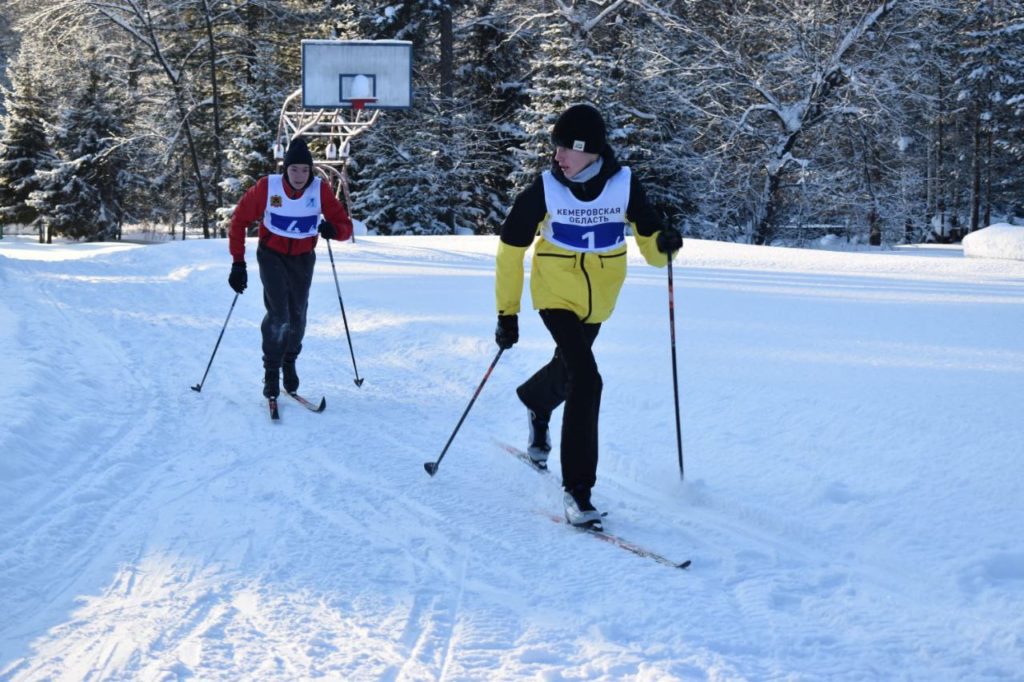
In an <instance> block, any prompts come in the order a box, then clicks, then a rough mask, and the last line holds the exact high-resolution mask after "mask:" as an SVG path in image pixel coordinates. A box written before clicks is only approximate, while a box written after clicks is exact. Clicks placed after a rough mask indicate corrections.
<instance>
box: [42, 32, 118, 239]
mask: <svg viewBox="0 0 1024 682" xmlns="http://www.w3.org/2000/svg"><path fill="white" fill-rule="evenodd" d="M79 53H80V54H81V55H82V57H81V58H80V59H78V60H72V64H73V66H72V67H71V68H69V69H68V71H70V72H73V73H76V74H78V76H79V77H78V78H77V79H76V82H75V83H74V84H73V86H72V88H71V90H72V92H71V96H70V97H69V98H68V99H67V100H66V101H65V102H64V103H63V104H62V105H61V106H60V107H59V109H58V113H57V120H56V121H55V122H53V123H52V124H50V125H48V126H47V133H48V137H49V141H50V148H51V163H50V164H49V168H47V169H45V170H40V171H37V172H36V177H37V181H36V189H35V190H34V191H33V192H32V193H31V195H30V197H29V199H28V204H29V205H30V206H32V207H33V208H34V209H35V210H36V212H37V217H36V221H37V222H38V224H39V225H40V227H41V228H42V230H43V231H44V232H45V233H46V235H47V239H48V240H49V239H50V238H52V237H53V236H65V237H70V238H72V239H83V240H87V241H106V240H110V239H115V238H118V237H119V236H120V230H121V222H122V218H123V213H124V211H123V208H122V198H123V195H124V192H125V186H126V183H127V181H128V180H129V173H128V171H127V168H126V166H127V154H126V148H125V146H124V145H125V140H124V122H123V120H122V118H121V116H122V114H121V112H120V110H119V107H118V102H117V101H115V97H114V95H113V92H112V90H111V88H110V85H109V81H108V80H107V78H106V69H105V65H106V61H105V60H104V59H103V58H102V57H100V56H98V55H97V53H96V49H95V46H94V45H90V44H87V45H85V46H83V48H82V49H81V50H80V52H79ZM74 62H77V64H74Z"/></svg>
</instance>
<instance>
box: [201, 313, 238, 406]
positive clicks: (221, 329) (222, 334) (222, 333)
mask: <svg viewBox="0 0 1024 682" xmlns="http://www.w3.org/2000/svg"><path fill="white" fill-rule="evenodd" d="M237 302H238V294H237V293H236V294H235V297H234V298H233V299H232V300H231V307H230V308H228V317H227V319H226V320H224V326H223V327H221V328H220V336H218V337H217V343H215V344H214V346H213V353H212V354H211V355H210V361H209V362H208V363H206V371H205V372H203V379H202V381H200V382H199V383H198V384H196V385H195V386H193V387H192V390H193V391H195V392H196V393H201V392H202V390H203V384H205V383H206V375H207V374H209V373H210V365H212V364H213V358H214V356H216V355H217V349H218V348H220V340H221V339H223V338H224V330H225V329H227V328H228V320H230V319H231V312H232V311H233V310H234V309H235V303H237Z"/></svg>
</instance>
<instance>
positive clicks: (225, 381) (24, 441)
mask: <svg viewBox="0 0 1024 682" xmlns="http://www.w3.org/2000/svg"><path fill="white" fill-rule="evenodd" d="M495 246H496V244H495V241H494V238H493V237H461V236H460V237H404V238H402V237H366V238H360V239H359V241H358V242H357V243H356V244H342V245H336V246H335V247H334V256H335V260H336V262H337V268H338V273H339V277H340V283H341V291H342V295H343V297H344V305H345V310H346V313H347V316H348V321H349V325H350V328H351V332H352V341H353V344H354V348H355V353H356V360H357V363H358V368H359V373H360V376H362V377H364V378H365V383H364V384H363V385H362V387H356V385H355V383H354V381H353V378H354V373H353V367H352V362H351V359H350V356H349V349H348V345H347V343H346V338H345V330H344V327H343V325H342V319H341V314H340V311H339V305H338V297H337V294H336V292H335V288H334V281H333V279H332V275H331V268H330V262H329V260H328V258H327V253H326V249H325V247H324V245H323V244H321V247H320V248H321V252H320V263H319V264H318V266H317V274H316V278H315V281H314V290H313V294H312V297H311V304H310V305H311V307H310V326H309V331H308V335H307V339H306V344H305V350H304V352H303V355H302V357H301V359H300V366H299V369H300V374H301V376H302V380H303V384H302V391H303V392H304V393H306V394H307V395H308V396H310V397H319V396H320V395H321V394H322V395H325V396H326V398H327V404H328V407H327V411H326V412H324V413H323V414H319V415H318V414H313V413H310V412H307V411H305V410H303V409H302V408H301V407H300V406H298V405H297V404H295V403H293V402H290V401H289V402H285V403H282V419H281V421H280V423H271V422H270V421H269V420H268V418H267V416H266V414H265V413H264V406H263V401H262V398H261V395H260V379H261V369H260V351H259V322H260V318H261V316H262V303H261V297H260V289H259V285H258V281H257V280H256V278H255V276H254V275H253V276H252V277H251V280H253V285H251V286H250V289H249V290H248V291H247V292H246V293H245V294H244V295H242V296H241V297H239V299H238V303H237V305H236V307H235V309H234V312H233V314H232V317H231V319H230V323H229V324H228V327H227V331H226V332H225V333H224V337H223V341H222V342H221V345H220V349H219V351H218V353H217V356H216V358H215V360H214V363H213V366H212V368H211V370H210V373H209V376H208V378H207V380H206V384H205V386H204V388H203V391H202V393H196V392H195V391H191V390H189V387H190V386H192V385H193V384H196V383H198V382H199V380H200V379H201V377H202V375H203V371H204V369H205V368H206V364H207V361H208V360H209V357H210V353H211V351H212V350H213V346H214V343H215V341H216V339H217V336H218V333H219V332H220V330H221V327H222V325H223V324H224V320H225V316H226V315H227V313H228V309H229V307H230V304H231V300H232V297H233V294H232V292H231V291H230V290H229V289H228V286H227V282H226V279H227V274H228V264H229V257H228V254H227V243H226V242H225V241H223V240H217V241H198V240H197V241H187V242H173V243H167V244H161V245H157V246H127V245H54V246H49V247H48V246H40V245H38V244H34V243H32V242H31V241H29V240H27V239H11V238H7V239H4V240H2V241H0V289H2V291H3V295H2V296H0V348H2V352H0V363H2V372H0V376H2V377H3V382H4V388H5V389H6V395H7V398H6V399H5V400H4V403H3V404H4V408H3V419H2V427H0V500H2V504H0V604H2V605H3V606H2V616H0V679H3V680H40V679H55V680H65V679H66V680H95V679H132V680H166V679H187V678H194V679H201V680H218V679H223V680H240V679H260V680H293V679H295V680H298V679H310V678H317V677H324V678H328V679H338V680H440V679H444V680H512V679H516V680H518V679H541V680H570V679H571V680H579V679H586V680H623V679H632V680H659V681H660V680H703V679H714V680H776V679H794V680H875V679H878V680H902V679H907V680H928V681H934V680H1010V679H1017V680H1020V679H1024V635H1022V633H1024V544H1022V541H1021V529H1022V528H1024V503H1022V502H1021V500H1024V456H1022V454H1024V426H1022V423H1024V422H1022V420H1021V405H1022V404H1024V343H1022V339H1024V262H1021V261H1017V260H1002V259H996V258H965V257H963V254H962V252H961V251H960V250H958V249H955V248H928V247H919V248H907V249H898V250H892V251H886V252H881V253H878V252H873V253H869V252H852V253H836V252H822V251H801V250H795V249H778V248H764V247H752V246H742V245H735V244H720V243H711V242H701V241H695V240H694V241H688V242H687V244H686V246H685V248H684V250H683V253H682V254H681V257H680V259H679V260H678V261H677V266H676V268H675V293H676V318H677V350H678V359H679V385H680V397H681V404H682V411H681V416H682V425H683V437H684V449H685V464H686V480H685V482H683V481H680V477H679V471H678V464H677V454H676V446H675V420H674V408H673V397H672V396H673V394H672V390H673V389H672V374H671V355H670V348H671V345H670V341H669V327H668V302H667V301H668V297H667V293H666V281H665V271H664V270H655V269H653V268H649V267H647V266H645V265H643V264H642V263H641V262H640V261H638V260H637V258H638V256H637V255H636V254H635V253H634V254H633V256H632V260H631V271H630V276H629V278H628V280H627V284H626V286H625V288H624V290H623V294H622V297H621V299H620V302H619V307H618V310H617V311H616V313H615V315H614V316H613V318H612V319H611V321H610V322H609V323H607V324H606V325H605V326H604V327H603V329H602V331H601V335H600V337H599V338H598V341H597V344H596V352H597V355H598V361H599V363H600V367H601V371H602V375H603V377H604V380H605V393H604V402H603V408H602V415H601V420H602V421H601V439H602V441H601V463H600V467H599V471H598V475H599V481H598V486H597V488H596V489H595V502H596V503H597V505H598V506H599V507H600V508H602V509H605V510H607V511H608V512H609V516H608V519H607V523H606V526H607V528H608V529H609V530H611V531H613V532H617V533H620V534H622V535H623V536H625V537H628V538H630V539H631V540H634V541H636V542H639V543H642V544H644V545H646V546H648V547H650V548H652V549H654V550H657V551H659V552H661V553H662V554H665V555H667V556H669V557H671V558H673V559H677V560H682V559H687V558H689V559H692V560H693V565H692V567H691V568H690V569H689V570H686V571H682V570H677V569H673V568H669V567H665V566H662V565H660V564H657V563H654V562H651V561H648V560H645V559H642V558H638V557H636V556H634V555H632V554H629V553H626V552H624V551H622V550H620V549H617V548H615V547H613V546H610V545H607V544H604V543H601V542H598V541H596V540H595V539H594V538H592V537H588V536H587V535H585V534H583V533H580V532H577V531H574V530H573V529H571V528H568V527H566V526H564V525H562V524H558V523H553V522H552V521H551V520H550V518H549V515H550V514H559V513H560V510H561V503H560V494H559V490H558V482H557V473H555V474H552V475H549V476H547V477H545V476H542V475H540V474H537V473H534V472H533V471H531V470H529V469H528V468H527V467H526V466H525V465H524V464H522V463H521V462H519V461H518V460H516V459H515V458H513V457H511V456H510V455H509V454H508V453H506V452H505V451H503V450H502V449H501V447H500V446H499V445H498V443H501V442H509V443H514V444H522V442H523V440H524V439H525V430H526V420H525V415H524V411H523V409H522V408H521V407H520V405H519V404H518V402H517V400H516V398H515V395H514V391H513V389H514V387H515V386H516V385H517V384H518V383H519V382H520V381H522V380H523V379H524V378H525V377H526V376H528V374H529V373H530V372H532V371H533V370H534V369H536V368H537V367H538V366H540V365H541V364H542V363H543V362H545V361H546V360H547V359H548V357H549V355H550V353H551V350H552V344H551V341H550V339H549V337H548V335H547V333H546V332H545V331H544V330H543V327H542V325H541V324H540V322H539V320H538V318H537V317H536V315H535V314H533V313H532V312H527V313H525V314H523V315H522V316H521V328H522V329H521V331H522V341H521V342H520V343H519V344H518V345H517V346H515V348H513V349H512V350H510V351H508V352H506V353H505V354H504V355H503V356H502V358H501V360H500V361H499V363H498V365H497V367H496V368H495V371H494V373H493V374H492V375H491V377H490V379H489V381H488V383H487V384H486V386H485V387H484V389H483V391H482V392H481V394H480V397H479V398H478V399H477V401H476V404H475V406H474V407H473V410H472V411H471V412H470V414H469V416H468V418H467V419H466V422H465V424H464V425H463V427H462V429H461V431H460V432H459V434H458V436H457V437H456V439H455V441H454V443H453V444H452V446H451V448H450V450H449V451H448V453H447V455H446V457H445V459H444V461H443V462H442V464H441V467H440V470H439V471H438V473H437V476H435V477H433V478H431V477H429V476H427V474H426V473H425V472H424V470H423V466H422V465H423V463H424V462H425V461H432V460H434V459H436V457H437V456H438V455H439V454H440V452H441V449H442V447H443V446H444V444H445V442H446V440H447V439H448V436H449V435H450V434H451V431H452V429H453V428H454V426H455V424H456V422H457V421H458V418H459V417H460V415H461V414H462V411H463V410H464V409H465V407H466V405H467V403H468V401H469V399H470V398H471V396H472V394H473V391H474V390H475V389H476V387H477V385H478V384H479V382H480V380H481V379H482V378H483V376H484V372H485V371H486V369H487V367H488V365H489V363H490V361H491V360H492V359H493V357H494V355H495V352H496V348H495V346H494V341H493V327H494V313H493V300H492V299H493V253H494V250H495ZM251 249H252V245H251V244H250V250H251ZM251 256H252V254H251V252H250V261H254V259H253V258H251ZM252 272H253V273H255V268H253V269H252ZM524 304H525V307H526V308H527V309H529V300H528V295H527V298H526V300H525V301H524ZM556 429H557V425H556ZM556 433H557V430H556ZM556 440H557V439H556ZM556 468H557V467H556Z"/></svg>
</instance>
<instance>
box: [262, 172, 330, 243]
mask: <svg viewBox="0 0 1024 682" xmlns="http://www.w3.org/2000/svg"><path fill="white" fill-rule="evenodd" d="M319 224H320V178H313V182H311V183H310V184H309V187H307V188H306V191H305V192H303V193H302V196H301V197H299V198H298V199H289V198H288V195H287V194H285V191H284V179H283V178H282V176H280V175H270V176H268V177H267V208H266V210H265V211H264V212H263V226H264V227H266V228H267V229H268V230H270V231H271V232H273V233H274V234H276V235H280V236H282V237H290V238H291V239H305V238H306V237H312V236H313V235H315V234H316V229H317V227H318V226H319Z"/></svg>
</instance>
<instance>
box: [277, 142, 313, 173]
mask: <svg viewBox="0 0 1024 682" xmlns="http://www.w3.org/2000/svg"><path fill="white" fill-rule="evenodd" d="M296 163H299V164H303V163H304V164H306V165H307V166H309V167H310V170H313V155H312V154H310V153H309V147H307V146H306V141H305V140H304V139H302V138H301V137H296V138H295V139H294V140H292V141H291V144H289V145H288V151H287V152H285V155H284V167H285V170H287V169H288V166H291V165H292V164H296Z"/></svg>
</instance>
